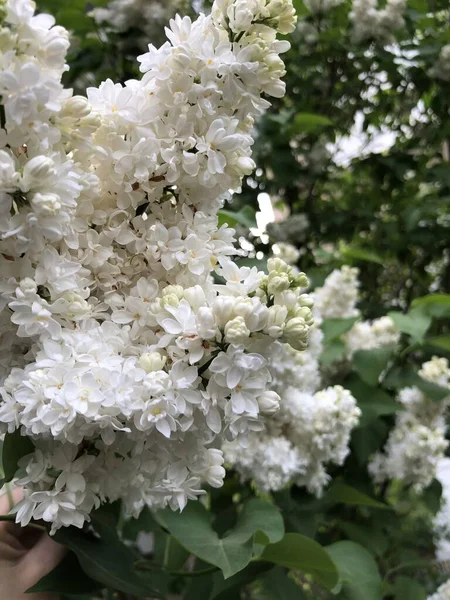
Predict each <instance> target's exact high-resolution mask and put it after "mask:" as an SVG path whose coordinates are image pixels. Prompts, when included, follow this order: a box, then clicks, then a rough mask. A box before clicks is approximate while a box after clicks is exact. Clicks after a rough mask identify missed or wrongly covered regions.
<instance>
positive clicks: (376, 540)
mask: <svg viewBox="0 0 450 600" xmlns="http://www.w3.org/2000/svg"><path fill="white" fill-rule="evenodd" d="M375 523H376V524H375V526H373V527H369V526H367V525H360V524H355V523H347V522H342V521H340V522H339V529H340V530H341V531H343V532H344V533H345V535H346V537H348V538H349V539H350V540H352V541H353V542H357V543H358V544H361V545H362V546H364V548H367V550H369V552H371V553H372V554H374V555H375V556H382V555H383V554H384V553H385V552H386V550H387V549H388V547H389V539H388V537H387V536H386V535H385V534H384V533H383V532H382V531H381V530H380V527H379V520H378V519H376V521H375Z"/></svg>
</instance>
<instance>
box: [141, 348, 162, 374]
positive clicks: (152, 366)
mask: <svg viewBox="0 0 450 600" xmlns="http://www.w3.org/2000/svg"><path fill="white" fill-rule="evenodd" d="M166 361H167V358H166V357H165V356H162V355H161V354H160V353H159V352H145V353H144V354H142V355H141V356H140V358H139V366H140V367H141V369H144V371H146V372H147V373H151V372H153V371H162V369H163V368H164V365H165V364H166Z"/></svg>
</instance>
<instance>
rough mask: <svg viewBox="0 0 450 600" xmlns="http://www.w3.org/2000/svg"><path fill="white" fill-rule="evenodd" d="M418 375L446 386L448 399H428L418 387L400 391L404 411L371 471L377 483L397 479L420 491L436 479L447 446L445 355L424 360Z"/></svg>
mask: <svg viewBox="0 0 450 600" xmlns="http://www.w3.org/2000/svg"><path fill="white" fill-rule="evenodd" d="M419 375H420V376H421V377H422V379H424V380H425V381H429V382H431V383H434V384H436V385H439V386H440V387H443V388H449V398H448V399H447V400H445V399H444V400H442V401H441V402H434V401H433V400H431V399H429V398H428V397H427V396H426V395H425V394H424V393H423V392H422V391H421V390H419V388H417V387H408V388H404V389H402V390H401V391H400V392H399V396H398V400H399V402H400V403H401V404H402V408H403V409H404V410H402V411H401V412H399V413H398V415H397V419H396V424H395V427H394V429H393V430H392V432H391V433H390V435H389V438H388V441H387V443H386V446H385V448H384V451H383V452H381V453H378V454H375V455H374V456H373V457H372V459H371V462H370V464H369V472H370V473H371V475H372V477H373V478H374V480H375V482H377V483H382V482H384V481H386V480H391V479H398V480H401V481H403V482H404V483H405V484H406V485H412V486H413V487H414V489H415V490H417V491H418V492H421V491H422V490H424V489H425V488H426V487H427V486H429V485H430V483H431V482H432V481H433V479H434V477H435V476H436V469H437V466H438V464H439V461H440V460H441V459H442V458H443V457H444V454H445V451H446V449H447V447H448V444H449V442H448V440H447V439H446V436H445V434H446V430H447V425H446V420H445V413H446V411H447V408H448V406H449V403H450V366H449V363H448V360H447V359H446V358H438V357H433V359H432V360H430V361H428V362H426V363H424V364H423V365H422V369H421V370H420V371H419Z"/></svg>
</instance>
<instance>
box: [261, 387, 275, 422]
mask: <svg viewBox="0 0 450 600" xmlns="http://www.w3.org/2000/svg"><path fill="white" fill-rule="evenodd" d="M258 406H259V410H260V411H261V414H263V415H267V416H270V415H274V414H275V413H276V412H278V410H279V409H280V396H279V395H278V394H277V393H276V392H272V391H270V390H268V391H266V392H263V393H262V394H261V395H260V396H258Z"/></svg>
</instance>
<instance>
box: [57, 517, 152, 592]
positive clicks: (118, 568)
mask: <svg viewBox="0 0 450 600" xmlns="http://www.w3.org/2000/svg"><path fill="white" fill-rule="evenodd" d="M92 523H93V525H94V527H95V529H96V531H97V533H98V534H100V537H94V536H88V535H86V534H84V533H82V532H81V531H80V530H78V529H76V528H75V527H62V528H61V529H59V530H58V531H57V533H56V535H55V541H57V542H58V543H60V544H63V545H64V546H67V547H68V548H69V549H70V550H72V551H73V552H74V553H75V554H76V556H77V558H78V561H79V563H80V565H81V567H82V569H83V570H84V572H85V573H86V574H87V575H88V576H89V577H91V578H92V579H94V580H95V581H98V582H100V583H101V584H103V585H104V586H106V587H109V588H113V589H115V590H118V591H121V592H125V593H127V594H132V595H134V596H156V597H158V598H159V597H161V594H160V593H159V591H158V590H155V589H154V587H153V585H150V583H147V581H146V580H144V578H143V577H142V576H141V574H140V573H138V572H137V571H136V570H135V569H134V561H135V557H134V554H133V552H132V551H131V550H130V548H128V547H127V546H125V544H123V543H122V542H121V541H120V539H119V537H118V535H117V530H116V524H115V522H114V518H113V516H111V513H109V511H105V510H102V509H100V510H98V511H96V512H95V513H93V514H92Z"/></svg>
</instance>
